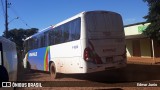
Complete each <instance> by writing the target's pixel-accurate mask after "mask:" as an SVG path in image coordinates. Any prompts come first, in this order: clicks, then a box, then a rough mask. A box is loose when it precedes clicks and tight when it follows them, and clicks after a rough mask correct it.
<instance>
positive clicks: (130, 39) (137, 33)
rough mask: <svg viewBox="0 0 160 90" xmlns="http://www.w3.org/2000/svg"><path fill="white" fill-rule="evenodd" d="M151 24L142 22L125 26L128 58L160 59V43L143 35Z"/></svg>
mask: <svg viewBox="0 0 160 90" xmlns="http://www.w3.org/2000/svg"><path fill="white" fill-rule="evenodd" d="M149 24H150V23H147V22H141V23H136V24H130V25H126V26H124V30H125V35H126V49H127V57H144V58H155V57H156V58H157V57H160V46H159V45H158V43H157V42H155V41H154V40H152V39H150V38H148V37H146V36H144V35H143V34H142V32H143V31H144V30H145V29H146V28H147V26H148V25H149Z"/></svg>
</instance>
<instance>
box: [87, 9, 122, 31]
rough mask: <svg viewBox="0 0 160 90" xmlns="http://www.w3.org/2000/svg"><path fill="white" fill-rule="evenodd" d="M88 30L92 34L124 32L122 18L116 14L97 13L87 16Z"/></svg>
mask: <svg viewBox="0 0 160 90" xmlns="http://www.w3.org/2000/svg"><path fill="white" fill-rule="evenodd" d="M86 24H87V30H89V31H90V32H108V31H122V30H123V23H122V18H121V16H120V15H119V14H116V13H105V12H96V13H94V12H93V13H88V14H86Z"/></svg>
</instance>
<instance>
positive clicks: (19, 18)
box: [10, 6, 31, 28]
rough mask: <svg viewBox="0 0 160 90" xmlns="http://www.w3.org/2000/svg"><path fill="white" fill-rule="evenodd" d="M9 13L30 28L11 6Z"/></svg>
mask: <svg viewBox="0 0 160 90" xmlns="http://www.w3.org/2000/svg"><path fill="white" fill-rule="evenodd" d="M10 9H11V11H12V12H13V13H14V14H15V15H16V16H17V17H18V20H20V21H21V22H22V23H23V24H25V25H26V26H27V27H29V28H31V27H30V26H29V25H28V24H27V23H26V21H25V20H23V19H22V18H21V17H20V16H19V15H18V13H17V12H16V10H15V9H14V8H13V6H11V7H10Z"/></svg>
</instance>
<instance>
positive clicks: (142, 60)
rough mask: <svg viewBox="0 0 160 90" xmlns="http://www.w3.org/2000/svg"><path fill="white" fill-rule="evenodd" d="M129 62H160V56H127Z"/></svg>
mask: <svg viewBox="0 0 160 90" xmlns="http://www.w3.org/2000/svg"><path fill="white" fill-rule="evenodd" d="M127 63H138V64H160V58H154V59H153V58H143V57H127Z"/></svg>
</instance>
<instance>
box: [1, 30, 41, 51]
mask: <svg viewBox="0 0 160 90" xmlns="http://www.w3.org/2000/svg"><path fill="white" fill-rule="evenodd" d="M37 32H38V29H37V28H31V29H22V28H21V29H11V30H9V32H8V39H10V40H11V41H13V42H15V43H16V46H17V51H21V50H23V42H24V40H25V39H26V38H27V37H29V36H31V35H33V34H35V33H37ZM2 36H5V32H4V33H3V35H2Z"/></svg>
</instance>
